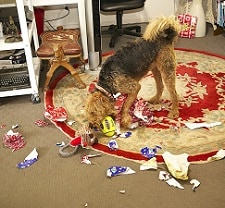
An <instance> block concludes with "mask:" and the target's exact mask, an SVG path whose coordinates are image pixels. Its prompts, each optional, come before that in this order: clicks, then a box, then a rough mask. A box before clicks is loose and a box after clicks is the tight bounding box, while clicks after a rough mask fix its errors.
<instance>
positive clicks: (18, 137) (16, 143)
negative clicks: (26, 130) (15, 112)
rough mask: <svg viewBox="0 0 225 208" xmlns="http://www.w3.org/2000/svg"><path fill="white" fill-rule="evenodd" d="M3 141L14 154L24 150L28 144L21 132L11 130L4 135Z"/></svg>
mask: <svg viewBox="0 0 225 208" xmlns="http://www.w3.org/2000/svg"><path fill="white" fill-rule="evenodd" d="M2 141H3V144H4V145H5V146H6V147H8V148H10V149H12V151H13V152H14V151H16V150H19V149H20V148H23V147H24V146H25V144H26V142H25V141H24V138H23V135H22V134H20V133H19V132H13V130H9V131H8V132H7V133H5V134H4V135H3V138H2Z"/></svg>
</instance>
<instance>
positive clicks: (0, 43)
mask: <svg viewBox="0 0 225 208" xmlns="http://www.w3.org/2000/svg"><path fill="white" fill-rule="evenodd" d="M25 6H28V8H29V10H31V11H33V5H32V1H31V0H14V1H13V0H8V1H7V3H6V4H0V7H16V8H17V12H18V18H19V24H20V29H21V36H22V39H23V40H22V41H21V42H15V43H5V42H4V41H5V40H4V38H0V51H5V50H14V49H24V51H25V56H26V64H27V68H28V74H29V80H30V86H28V87H27V88H24V89H19V88H18V89H17V88H15V89H12V90H11V89H10V90H7V91H5V90H4V91H1V88H0V97H8V96H16V95H26V94H30V95H31V101H32V102H33V103H38V102H40V98H39V93H38V85H39V72H40V60H39V58H38V57H33V55H32V48H31V44H32V41H33V43H34V49H35V51H36V50H37V49H38V48H39V41H38V35H37V28H36V22H35V18H33V20H32V22H29V23H27V20H26V14H25Z"/></svg>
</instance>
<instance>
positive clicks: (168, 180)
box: [159, 170, 184, 189]
mask: <svg viewBox="0 0 225 208" xmlns="http://www.w3.org/2000/svg"><path fill="white" fill-rule="evenodd" d="M159 180H160V181H165V182H166V183H167V184H168V185H170V186H173V187H177V188H179V189H184V187H183V186H181V184H180V183H179V182H178V181H177V180H176V179H174V178H172V177H171V175H170V174H169V173H168V172H167V171H164V170H162V171H160V172H159Z"/></svg>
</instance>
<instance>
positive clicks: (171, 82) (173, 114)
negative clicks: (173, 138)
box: [163, 72, 179, 118]
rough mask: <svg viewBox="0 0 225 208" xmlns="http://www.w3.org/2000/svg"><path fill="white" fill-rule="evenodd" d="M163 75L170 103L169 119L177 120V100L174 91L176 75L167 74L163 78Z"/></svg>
mask: <svg viewBox="0 0 225 208" xmlns="http://www.w3.org/2000/svg"><path fill="white" fill-rule="evenodd" d="M164 75H165V74H163V80H164V82H165V85H166V87H167V89H168V91H169V93H170V98H171V102H172V107H171V111H170V112H169V114H168V117H169V118H177V117H178V116H179V111H178V105H179V98H178V95H177V91H176V75H175V72H174V73H173V74H171V73H168V74H167V75H166V76H165V77H164Z"/></svg>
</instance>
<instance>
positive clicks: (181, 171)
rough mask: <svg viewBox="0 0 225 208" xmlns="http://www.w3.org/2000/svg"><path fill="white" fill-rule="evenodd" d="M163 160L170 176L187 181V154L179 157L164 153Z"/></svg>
mask: <svg viewBox="0 0 225 208" xmlns="http://www.w3.org/2000/svg"><path fill="white" fill-rule="evenodd" d="M162 156H163V159H164V161H165V163H166V165H167V168H168V170H169V172H170V173H171V175H172V176H173V177H175V178H177V179H181V180H187V179H188V167H189V165H190V163H189V162H188V160H187V158H188V154H186V153H183V154H180V155H173V154H171V153H170V152H167V151H166V152H164V153H163V154H162Z"/></svg>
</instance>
